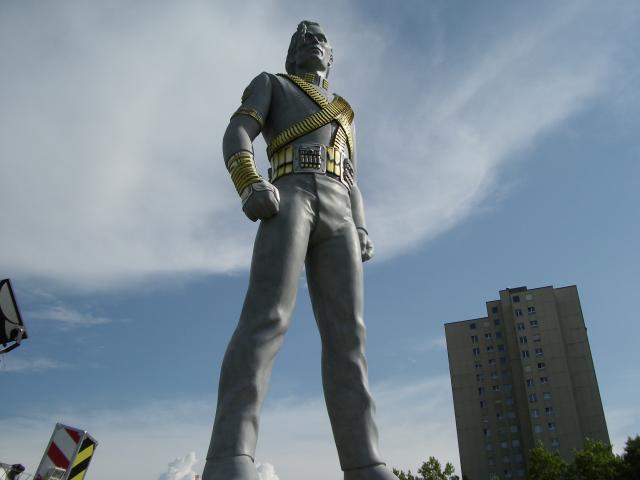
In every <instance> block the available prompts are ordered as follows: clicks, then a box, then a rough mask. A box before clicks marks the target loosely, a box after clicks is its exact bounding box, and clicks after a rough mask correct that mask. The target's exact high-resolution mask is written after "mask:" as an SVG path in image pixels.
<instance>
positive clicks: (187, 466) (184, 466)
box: [158, 452, 198, 480]
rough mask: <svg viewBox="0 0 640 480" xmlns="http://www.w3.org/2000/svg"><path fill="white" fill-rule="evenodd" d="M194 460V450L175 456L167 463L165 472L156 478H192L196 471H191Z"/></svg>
mask: <svg viewBox="0 0 640 480" xmlns="http://www.w3.org/2000/svg"><path fill="white" fill-rule="evenodd" d="M197 462H198V460H196V454H195V452H190V453H188V454H186V455H185V456H184V457H179V458H176V459H175V460H174V461H172V462H170V463H169V466H168V467H167V471H166V473H163V474H162V475H160V477H158V480H193V478H194V476H195V475H196V472H194V471H193V467H194V465H195V464H196V463H197Z"/></svg>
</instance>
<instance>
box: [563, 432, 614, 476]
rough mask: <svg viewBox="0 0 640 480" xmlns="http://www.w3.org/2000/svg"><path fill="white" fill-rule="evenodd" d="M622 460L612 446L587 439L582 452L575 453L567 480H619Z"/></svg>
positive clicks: (576, 451)
mask: <svg viewBox="0 0 640 480" xmlns="http://www.w3.org/2000/svg"><path fill="white" fill-rule="evenodd" d="M621 467H622V460H621V459H620V457H618V456H617V455H616V454H614V453H613V451H612V450H611V445H607V444H606V443H602V442H595V441H593V440H591V439H588V438H587V439H586V440H585V442H584V447H583V449H582V450H575V451H574V459H573V463H572V464H571V465H569V468H568V470H567V480H617V479H618V478H619V474H620V470H621Z"/></svg>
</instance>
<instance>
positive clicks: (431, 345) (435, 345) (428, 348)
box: [412, 335, 447, 353]
mask: <svg viewBox="0 0 640 480" xmlns="http://www.w3.org/2000/svg"><path fill="white" fill-rule="evenodd" d="M412 350H413V351H414V352H420V353H424V352H435V351H446V350H447V339H446V338H445V337H444V335H441V336H439V337H434V338H430V339H425V340H423V341H420V343H418V344H414V345H413V347H412Z"/></svg>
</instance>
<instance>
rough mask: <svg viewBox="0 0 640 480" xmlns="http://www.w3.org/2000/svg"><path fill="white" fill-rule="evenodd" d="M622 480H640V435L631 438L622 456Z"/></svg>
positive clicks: (620, 477) (620, 476)
mask: <svg viewBox="0 0 640 480" xmlns="http://www.w3.org/2000/svg"><path fill="white" fill-rule="evenodd" d="M619 479H620V480H640V435H636V438H631V437H629V438H628V439H627V444H626V445H625V447H624V454H623V455H622V465H621V466H620V475H619Z"/></svg>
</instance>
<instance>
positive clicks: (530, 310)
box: [527, 306, 536, 315]
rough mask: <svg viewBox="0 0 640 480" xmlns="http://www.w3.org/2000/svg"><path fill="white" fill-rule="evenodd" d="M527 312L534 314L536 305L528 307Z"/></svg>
mask: <svg viewBox="0 0 640 480" xmlns="http://www.w3.org/2000/svg"><path fill="white" fill-rule="evenodd" d="M527 313H528V314H529V315H533V314H534V313H536V307H533V306H531V307H527Z"/></svg>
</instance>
